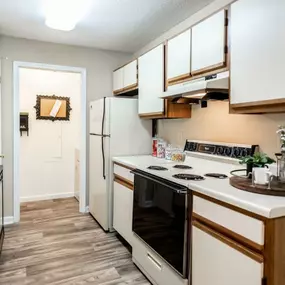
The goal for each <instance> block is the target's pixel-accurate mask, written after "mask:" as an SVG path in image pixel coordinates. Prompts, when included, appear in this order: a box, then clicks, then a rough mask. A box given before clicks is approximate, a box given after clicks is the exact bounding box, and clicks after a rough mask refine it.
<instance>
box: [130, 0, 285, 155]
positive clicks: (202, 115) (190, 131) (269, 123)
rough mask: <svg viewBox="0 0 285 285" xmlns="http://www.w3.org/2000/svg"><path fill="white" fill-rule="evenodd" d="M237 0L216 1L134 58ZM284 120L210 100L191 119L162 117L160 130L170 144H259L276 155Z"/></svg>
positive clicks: (163, 35)
mask: <svg viewBox="0 0 285 285" xmlns="http://www.w3.org/2000/svg"><path fill="white" fill-rule="evenodd" d="M234 1H235V0H216V1H214V2H213V3H211V4H209V5H208V6H206V7H205V8H204V9H202V10H200V11H198V12H197V13H196V14H194V15H192V16H191V17H189V18H188V19H186V20H185V21H183V22H181V23H180V24H178V25H176V26H174V27H173V28H172V29H170V30H169V31H167V32H166V33H164V34H162V35H161V36H160V37H158V38H156V39H155V40H153V41H152V42H150V43H149V44H147V45H146V46H145V47H143V48H142V49H140V50H138V51H137V52H136V53H135V54H134V57H138V56H140V55H141V54H143V53H145V52H147V51H148V50H150V49H152V48H154V47H155V46H157V45H159V44H161V43H163V42H165V41H166V40H167V39H169V38H171V37H173V36H175V35H177V34H179V33H180V32H182V31H184V30H186V29H187V28H189V27H191V26H193V25H194V24H196V23H197V22H199V21H201V20H203V19H204V18H206V17H208V16H210V15H211V14H214V13H215V12H217V11H219V10H221V9H222V8H224V7H226V6H228V5H230V4H231V3H232V2H234ZM245 88H246V87H245ZM284 122H285V114H265V115H235V114H229V103H228V102H209V104H208V108H206V109H201V108H200V107H198V106H194V107H193V109H192V118H191V119H184V120H160V121H159V125H158V133H159V136H161V137H163V138H165V139H167V140H168V141H169V142H170V143H172V144H175V145H179V146H181V147H182V146H184V144H185V140H186V139H200V140H210V141H217V142H233V143H248V144H259V145H260V147H261V150H262V151H264V152H266V153H268V154H269V155H271V156H273V157H274V153H275V152H279V151H280V142H279V139H278V137H277V135H276V129H277V127H278V125H284Z"/></svg>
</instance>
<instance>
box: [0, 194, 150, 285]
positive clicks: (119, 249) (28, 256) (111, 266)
mask: <svg viewBox="0 0 285 285" xmlns="http://www.w3.org/2000/svg"><path fill="white" fill-rule="evenodd" d="M78 208H79V205H78V202H77V200H75V199H74V198H67V199H57V200H48V201H39V202H26V203H22V204H21V222H20V223H19V224H17V225H11V226H9V227H6V236H5V240H4V246H3V252H2V255H1V257H0V284H1V285H46V284H49V285H91V284H92V285H128V284H132V285H149V284H150V283H149V282H148V281H147V279H146V278H145V277H144V276H143V274H142V273H141V272H140V271H139V270H138V269H137V267H136V266H135V265H134V264H133V262H132V258H131V254H130V253H129V251H128V250H127V249H126V248H125V247H124V246H123V245H122V243H121V242H120V241H119V240H118V239H117V237H116V236H115V234H114V233H105V232H104V231H103V230H102V229H101V228H100V227H99V226H98V224H97V223H96V222H95V221H94V220H93V218H92V217H91V216H90V215H88V214H81V213H79V211H78Z"/></svg>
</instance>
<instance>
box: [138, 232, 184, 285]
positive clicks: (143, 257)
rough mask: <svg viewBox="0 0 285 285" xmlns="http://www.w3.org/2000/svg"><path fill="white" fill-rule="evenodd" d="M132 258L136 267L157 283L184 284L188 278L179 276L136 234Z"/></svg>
mask: <svg viewBox="0 0 285 285" xmlns="http://www.w3.org/2000/svg"><path fill="white" fill-rule="evenodd" d="M133 258H134V262H135V263H136V264H137V266H138V267H140V268H141V269H142V271H143V272H146V273H147V275H148V276H149V277H150V278H151V279H152V280H153V281H154V282H155V284H158V285H174V284H175V285H186V284H188V280H186V279H183V278H182V277H180V276H179V275H178V274H177V273H176V272H175V271H174V269H172V268H171V267H170V266H169V265H168V264H166V263H165V262H164V261H163V259H162V258H161V257H160V256H158V255H157V254H156V253H155V252H154V251H153V250H152V249H151V248H149V247H148V246H147V245H146V244H145V243H144V242H142V241H141V240H140V239H138V238H137V237H136V236H134V238H133Z"/></svg>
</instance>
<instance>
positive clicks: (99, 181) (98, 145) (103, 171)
mask: <svg viewBox="0 0 285 285" xmlns="http://www.w3.org/2000/svg"><path fill="white" fill-rule="evenodd" d="M103 142H104V157H103V155H102V137H100V136H94V135H90V142H89V143H90V146H89V211H90V213H91V214H92V216H93V217H94V218H95V219H96V220H97V222H98V223H99V224H100V225H101V226H102V228H103V229H104V230H108V229H109V208H108V202H109V200H108V199H109V193H108V191H109V190H108V189H109V188H108V177H109V175H110V173H109V138H104V139H103ZM104 160H105V163H104ZM104 165H105V167H104Z"/></svg>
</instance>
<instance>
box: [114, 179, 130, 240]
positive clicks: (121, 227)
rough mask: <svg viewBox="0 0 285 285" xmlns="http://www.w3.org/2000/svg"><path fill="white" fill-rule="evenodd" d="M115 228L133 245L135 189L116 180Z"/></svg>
mask: <svg viewBox="0 0 285 285" xmlns="http://www.w3.org/2000/svg"><path fill="white" fill-rule="evenodd" d="M113 210H114V212H113V227H114V229H115V230H116V231H117V232H118V233H119V234H120V235H121V236H122V237H123V238H124V239H125V240H126V241H127V242H128V243H129V244H130V245H132V236H133V232H132V219H133V191H132V190H131V189H129V188H127V187H125V186H123V185H122V184H119V183H118V182H114V209H113Z"/></svg>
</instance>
